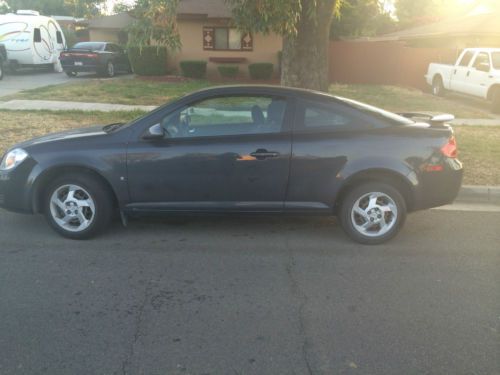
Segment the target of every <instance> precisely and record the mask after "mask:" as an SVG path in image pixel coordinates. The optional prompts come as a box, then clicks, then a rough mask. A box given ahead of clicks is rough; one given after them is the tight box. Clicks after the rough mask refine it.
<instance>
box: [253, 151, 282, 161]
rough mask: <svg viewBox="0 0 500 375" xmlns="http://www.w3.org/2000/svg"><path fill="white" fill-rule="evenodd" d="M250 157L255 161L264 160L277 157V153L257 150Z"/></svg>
mask: <svg viewBox="0 0 500 375" xmlns="http://www.w3.org/2000/svg"><path fill="white" fill-rule="evenodd" d="M250 156H252V157H254V158H255V159H257V160H264V159H267V158H275V157H277V156H279V152H274V151H267V150H265V149H258V150H257V151H255V152H252V153H251V154H250Z"/></svg>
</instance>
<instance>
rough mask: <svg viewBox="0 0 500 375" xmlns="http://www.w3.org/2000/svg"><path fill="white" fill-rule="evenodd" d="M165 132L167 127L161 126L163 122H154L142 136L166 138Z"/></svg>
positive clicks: (146, 137) (150, 138)
mask: <svg viewBox="0 0 500 375" xmlns="http://www.w3.org/2000/svg"><path fill="white" fill-rule="evenodd" d="M165 134H166V132H165V129H163V126H161V124H154V125H153V126H151V127H150V128H149V129H148V130H146V132H145V133H144V135H143V136H142V138H143V139H146V140H155V139H163V138H165Z"/></svg>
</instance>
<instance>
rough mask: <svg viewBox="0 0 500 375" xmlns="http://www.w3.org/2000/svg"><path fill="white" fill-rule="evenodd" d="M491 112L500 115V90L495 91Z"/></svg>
mask: <svg viewBox="0 0 500 375" xmlns="http://www.w3.org/2000/svg"><path fill="white" fill-rule="evenodd" d="M491 99H492V106H491V112H493V113H500V88H497V89H496V90H495V91H493V95H492V97H491Z"/></svg>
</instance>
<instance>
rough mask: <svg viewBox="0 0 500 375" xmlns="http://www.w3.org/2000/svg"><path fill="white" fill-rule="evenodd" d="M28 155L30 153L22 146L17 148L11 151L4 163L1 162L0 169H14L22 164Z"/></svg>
mask: <svg viewBox="0 0 500 375" xmlns="http://www.w3.org/2000/svg"><path fill="white" fill-rule="evenodd" d="M27 157H28V153H27V152H26V151H24V150H23V149H21V148H16V149H14V150H12V151H10V152H9V153H7V155H5V157H4V158H3V160H2V164H0V171H8V170H11V169H14V168H15V167H17V166H18V165H19V164H21V163H22V162H23V161H24V159H26V158H27Z"/></svg>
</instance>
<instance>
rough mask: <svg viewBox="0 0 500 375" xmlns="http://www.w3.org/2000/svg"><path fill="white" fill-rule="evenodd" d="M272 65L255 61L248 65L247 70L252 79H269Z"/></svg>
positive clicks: (271, 73) (272, 69) (272, 68)
mask: <svg viewBox="0 0 500 375" xmlns="http://www.w3.org/2000/svg"><path fill="white" fill-rule="evenodd" d="M273 71H274V65H273V64H272V63H255V64H250V65H248V72H249V73H250V78H252V79H270V78H271V76H272V75H273Z"/></svg>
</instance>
